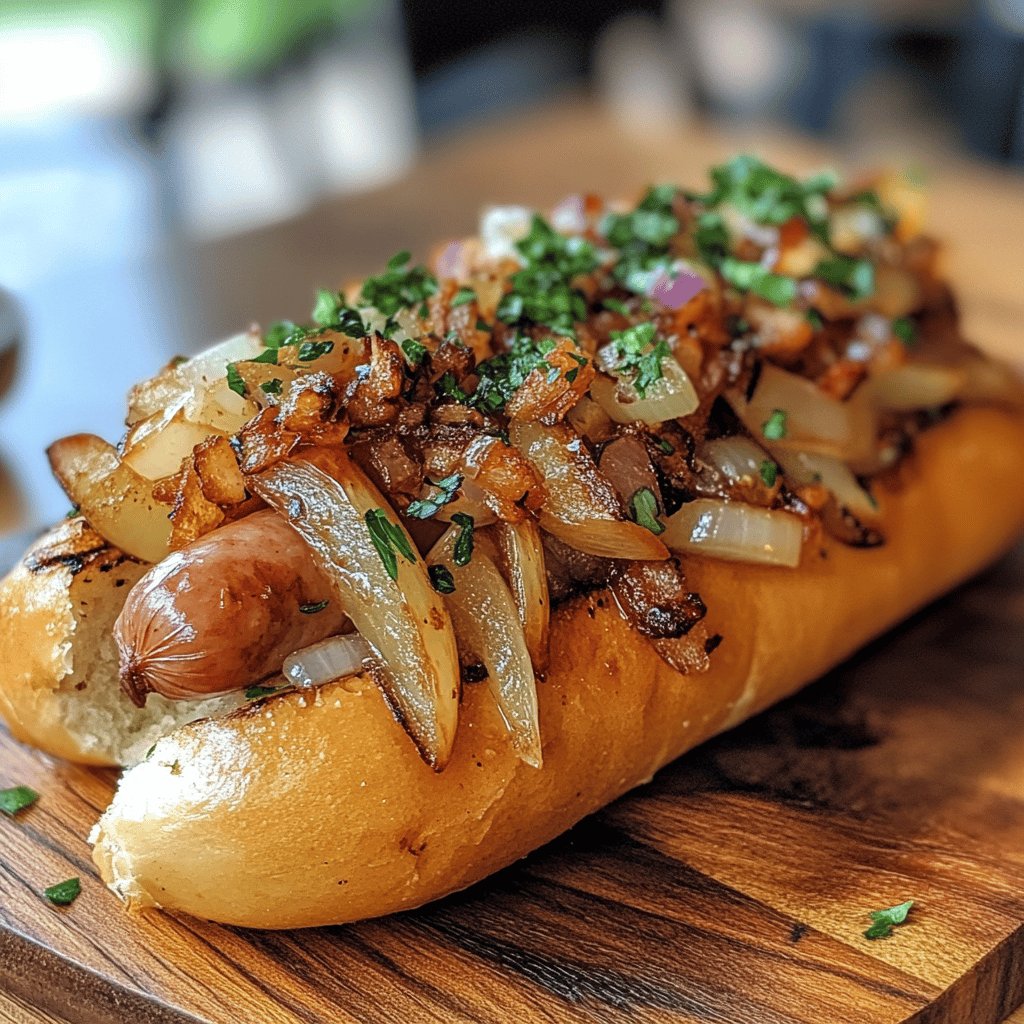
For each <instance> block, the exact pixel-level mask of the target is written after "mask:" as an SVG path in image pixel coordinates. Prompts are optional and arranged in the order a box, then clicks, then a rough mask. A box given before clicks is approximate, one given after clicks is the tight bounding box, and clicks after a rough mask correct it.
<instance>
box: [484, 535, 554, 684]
mask: <svg viewBox="0 0 1024 1024" xmlns="http://www.w3.org/2000/svg"><path fill="white" fill-rule="evenodd" d="M495 531H496V534H497V537H498V548H499V550H500V552H501V557H502V560H503V562H504V564H505V576H506V578H507V580H508V584H509V588H510V589H511V591H512V598H513V600H514V601H515V603H516V610H517V611H518V612H519V621H520V623H521V624H522V627H523V635H524V637H525V638H526V648H527V650H528V651H529V652H530V660H531V661H532V662H533V667H534V669H536V671H538V672H544V671H545V670H546V669H547V667H548V635H549V627H550V620H551V599H550V596H549V595H548V577H547V571H546V569H545V565H544V545H543V543H542V542H541V533H540V528H539V527H538V526H537V524H536V523H535V522H534V521H533V520H532V519H524V520H523V521H522V522H521V523H500V524H499V525H498V526H496V527H495Z"/></svg>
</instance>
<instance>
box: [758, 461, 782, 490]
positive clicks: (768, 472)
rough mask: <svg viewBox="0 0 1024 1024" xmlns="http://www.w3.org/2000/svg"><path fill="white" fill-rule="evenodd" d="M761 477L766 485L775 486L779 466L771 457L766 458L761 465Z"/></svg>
mask: <svg viewBox="0 0 1024 1024" xmlns="http://www.w3.org/2000/svg"><path fill="white" fill-rule="evenodd" d="M759 468H760V472H761V479H762V480H763V481H764V483H765V486H766V487H774V486H775V481H776V480H778V478H779V467H778V466H777V465H776V464H775V463H774V462H772V460H771V459H765V460H764V461H763V462H762V463H761V465H760V467H759Z"/></svg>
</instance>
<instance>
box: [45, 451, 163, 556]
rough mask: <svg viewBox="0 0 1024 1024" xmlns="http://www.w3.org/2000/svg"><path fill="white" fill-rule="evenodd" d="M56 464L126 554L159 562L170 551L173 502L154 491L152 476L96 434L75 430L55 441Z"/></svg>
mask: <svg viewBox="0 0 1024 1024" xmlns="http://www.w3.org/2000/svg"><path fill="white" fill-rule="evenodd" d="M46 454H47V456H48V457H49V459H50V467H51V469H52V470H53V472H54V475H55V476H56V477H57V479H58V480H59V481H60V485H61V487H63V488H64V492H65V494H67V496H68V497H69V498H70V499H71V500H72V501H73V502H74V503H75V504H76V505H77V506H78V507H79V509H81V512H82V515H84V516H85V518H86V520H87V521H88V523H89V525H90V526H91V527H92V528H93V529H94V530H95V531H96V532H97V533H98V534H100V535H101V536H102V537H103V538H104V539H105V540H107V541H108V542H109V543H111V544H113V545H114V546H115V547H118V548H120V549H121V550H122V551H123V552H125V554H128V555H131V556H132V557H134V558H140V559H142V561H144V562H158V561H160V559H161V558H163V557H164V556H165V555H166V554H167V540H168V537H169V536H170V533H171V522H170V520H169V519H168V518H167V516H168V513H169V512H170V508H169V507H168V506H167V505H163V504H161V503H160V502H158V501H157V500H156V499H155V498H154V497H153V487H152V483H151V482H150V481H149V480H146V479H145V478H144V477H142V476H140V475H139V474H138V473H137V472H135V470H134V469H132V468H131V466H127V465H125V464H124V463H123V462H122V461H121V460H120V459H119V458H118V456H117V450H116V449H115V448H114V446H113V445H110V444H107V442H106V441H104V440H103V439H102V438H99V437H96V436H95V435H93V434H75V435H74V436H73V437H65V438H64V439H63V440H61V441H57V442H55V443H54V444H52V445H50V447H49V448H48V449H47V452H46Z"/></svg>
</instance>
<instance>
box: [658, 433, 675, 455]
mask: <svg viewBox="0 0 1024 1024" xmlns="http://www.w3.org/2000/svg"><path fill="white" fill-rule="evenodd" d="M654 443H655V444H656V445H657V446H658V448H659V449H660V450H661V451H663V452H664V453H665V454H666V455H671V454H672V453H673V452H674V451H675V447H674V446H673V445H672V444H670V443H669V442H668V441H666V440H665V438H663V437H656V438H654Z"/></svg>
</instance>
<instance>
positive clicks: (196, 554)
mask: <svg viewBox="0 0 1024 1024" xmlns="http://www.w3.org/2000/svg"><path fill="white" fill-rule="evenodd" d="M896 194H899V190H898V189H896V190H891V189H887V187H886V183H885V181H884V180H880V181H876V182H873V183H866V184H864V185H863V186H860V187H857V188H851V189H846V190H843V189H841V188H839V187H838V186H837V185H836V184H835V183H834V182H832V181H831V180H829V179H828V178H826V177H823V176H817V177H815V178H812V179H809V180H807V181H798V180H797V179H795V178H791V177H790V176H788V175H785V174H783V173H782V172H779V171H777V170H775V169H773V168H770V167H767V166H765V165H764V164H761V163H760V162H758V161H756V160H754V159H753V158H749V157H743V158H737V159H736V160H733V161H730V162H729V163H728V164H725V165H723V166H722V167H719V168H716V169H715V171H714V172H713V176H712V186H711V188H710V191H708V192H707V193H703V194H701V193H692V192H684V191H683V190H681V189H677V188H675V187H668V186H661V187H656V188H654V189H651V190H650V191H649V192H647V193H646V194H645V195H644V196H643V197H642V198H641V199H640V201H639V202H638V203H637V204H636V205H635V206H634V207H633V208H632V209H626V208H622V207H614V208H613V207H606V206H604V204H602V203H600V202H599V201H598V200H596V199H594V198H593V197H587V198H582V197H581V198H580V200H579V201H578V202H574V203H570V204H563V206H562V207H560V208H559V216H558V221H557V225H558V227H557V230H556V228H555V227H554V226H552V223H549V222H548V221H547V220H545V219H544V218H543V217H540V216H534V217H532V218H531V217H530V216H528V215H527V216H524V215H523V213H522V211H518V212H517V211H504V212H501V211H499V212H497V213H494V212H492V213H491V214H490V215H489V216H488V217H486V218H485V224H484V230H483V235H484V237H483V239H482V240H476V241H470V242H467V243H461V244H459V245H456V246H454V247H452V246H449V247H447V248H446V249H445V250H443V252H442V253H441V254H440V256H439V258H438V262H437V264H436V266H435V271H436V273H434V272H431V270H428V269H427V268H426V267H420V266H412V265H410V262H409V257H408V256H407V255H406V254H402V255H399V256H398V257H396V258H395V259H393V260H392V261H391V262H390V263H389V264H388V266H387V267H386V269H385V270H384V271H383V272H382V273H381V274H378V275H375V276H373V277H371V278H369V279H367V280H366V281H364V282H363V283H362V284H360V285H357V286H353V287H352V288H350V289H347V290H344V291H337V292H331V291H322V292H321V293H320V294H319V296H318V299H317V303H316V307H315V309H314V317H313V322H312V323H310V324H308V325H296V324H293V323H282V324H278V325H274V326H272V327H271V328H269V329H267V330H266V331H265V332H258V331H256V330H253V331H251V332H249V333H248V334H246V335H244V336H240V337H239V338H236V339H231V340H229V341H228V342H225V343H223V344H222V345H221V346H218V347H216V348H215V349H213V350H211V351H210V352H207V353H205V354H203V355H202V356H200V357H198V358H197V359H195V360H190V361H187V362H185V363H183V364H181V365H175V366H173V367H169V368H168V369H167V370H165V371H164V372H163V373H162V374H160V375H159V376H158V377H157V378H154V380H152V381H149V382H146V383H145V384H143V385H140V386H139V387H137V388H136V389H134V391H133V393H132V396H131V400H130V406H129V416H128V425H129V433H128V435H127V437H126V438H125V440H124V441H123V442H122V444H121V446H120V447H119V448H117V449H115V448H113V446H111V445H107V444H106V443H105V442H102V441H101V440H99V439H96V438H89V437H87V436H79V437H77V438H74V439H70V442H73V443H70V442H68V441H66V442H64V443H62V442H58V443H57V444H56V445H54V446H53V448H51V450H50V455H51V460H52V461H53V464H54V466H55V467H56V469H57V471H58V475H59V478H60V480H61V482H62V484H63V486H64V487H65V489H66V490H67V492H68V494H69V496H70V497H71V498H72V499H73V500H74V501H75V502H76V504H78V505H79V506H80V508H81V512H82V515H83V516H84V517H85V519H87V520H88V521H89V523H91V525H92V527H93V528H94V529H95V531H97V532H98V534H99V535H101V536H99V537H98V539H97V534H96V533H93V532H92V531H89V530H88V529H87V527H86V526H85V525H84V524H80V525H81V529H82V532H81V533H80V534H75V535H74V536H73V537H71V538H68V537H67V536H65V534H67V532H68V530H69V529H70V528H69V527H68V526H65V527H63V528H62V531H61V532H60V537H59V541H58V538H51V539H50V540H49V541H47V542H45V543H44V544H43V545H41V546H40V547H39V548H37V549H34V550H33V552H31V553H30V555H29V556H28V558H27V559H26V561H25V562H24V563H23V564H22V565H21V566H19V567H18V568H17V569H16V570H15V571H14V573H12V575H11V576H10V577H8V579H7V580H5V581H4V583H3V584H2V585H0V658H3V659H6V660H7V661H8V662H9V663H11V669H10V671H8V672H6V673H3V674H0V711H2V713H3V714H4V716H5V717H6V718H7V719H8V721H9V722H11V723H12V724H13V726H14V728H15V729H16V730H17V732H18V734H19V735H20V736H22V737H23V738H25V739H28V740H30V741H33V742H36V743H38V744H40V745H41V746H44V747H46V748H48V749H51V750H54V751H57V752H59V753H61V754H65V755H66V754H68V753H69V752H70V753H71V754H73V755H74V754H76V753H77V754H78V755H79V756H87V754H88V755H89V756H90V757H91V759H92V760H95V761H99V760H104V759H106V760H118V759H122V758H123V756H124V755H123V754H122V752H123V751H126V750H130V749H136V748H139V747H141V748H142V749H147V748H149V749H150V753H149V755H148V756H147V757H146V758H144V759H143V761H142V762H141V763H139V764H137V765H136V766H135V767H133V768H132V769H131V771H129V772H128V774H127V775H126V776H125V778H124V780H123V782H122V785H121V787H120V789H119V792H118V795H117V796H116V798H115V801H114V803H113V804H112V806H111V808H110V810H109V811H108V812H107V813H106V814H105V815H104V817H103V819H102V821H101V823H100V825H99V828H98V830H97V833H96V837H95V838H96V846H95V852H94V857H95V860H96V863H97V864H98V866H99V868H100V870H101V873H102V874H103V877H104V878H105V879H106V880H107V881H108V883H109V884H110V886H111V887H112V888H113V889H114V891H115V892H116V893H118V895H120V896H121V897H122V898H123V899H125V900H126V901H127V902H128V903H129V904H132V905H151V904H153V903H160V904H162V905H164V906H168V907H172V908H175V909H178V910H182V911H186V912H190V913H196V914H201V915H205V916H209V917H213V918H215V919H217V920H223V921H228V922H232V923H236V924H240V925H248V926H256V927H290V926H301V925H314V924H325V923H331V922H343V921H348V920H353V919H356V918H359V917H364V916H369V915H374V914H382V913H389V912H392V911H394V910H399V909H405V908H408V907H411V906H415V905H417V904H419V903H421V902H423V901H425V900H428V899H433V898H435V897H437V896H440V895H442V894H444V893H446V892H450V891H452V890H453V889H457V888H459V887H461V886H463V885H467V884H470V883H471V882H473V881H475V880H476V879H478V878H480V877H482V876H483V875H485V874H487V873H488V872H490V871H493V870H495V869H496V868H498V867H501V866H502V865H504V864H507V863H509V861H510V860H512V859H514V858H516V857H519V856H522V855H523V854H525V853H527V852H528V851H529V850H530V849H532V848H533V847H535V846H536V845H537V844H538V843H541V842H544V841H546V840H547V839H548V838H550V837H551V836H553V835H556V834H557V833H558V832H559V831H561V830H563V829H564V828H566V827H568V826H570V825H571V824H572V823H573V822H575V821H577V820H579V818H580V817H581V816H582V815H584V814H586V813H589V812H590V811H591V810H593V809H595V808H596V807H599V806H601V805H602V804H603V803H604V802H606V801H608V800H610V799H613V798H614V797H616V796H618V795H619V794H621V793H622V792H624V791H625V790H626V789H628V788H629V787H631V786H633V785H636V784H637V783H639V782H641V781H643V780H644V779H646V778H649V777H650V774H651V773H652V772H654V771H656V770H657V769H658V768H659V767H660V766H661V765H663V764H665V763H666V762H667V761H668V760H670V759H672V758H673V757H676V756H678V755H679V754H680V753H682V752H683V751H685V750H686V749H688V748H689V747H691V746H693V745H694V744H696V743H699V742H701V741H702V740H704V739H706V738H707V737H708V736H710V735H712V734H714V733H715V732H717V731H719V730H721V729H724V728H728V727H730V726H732V725H734V724H736V723H738V722H739V721H742V720H743V719H744V718H745V717H747V716H748V715H750V714H753V713H755V712H756V711H757V710H759V709H761V708H763V707H765V706H766V705H767V704H769V703H771V702H772V701H774V700H777V699H779V698H780V697H782V696H784V695H786V694H788V693H791V692H792V691H793V690H794V689H796V688H797V687H799V686H800V685H802V684H803V683H805V682H807V681H808V680H810V679H811V678H813V677H814V676H816V675H817V674H820V673H821V672H823V671H825V670H826V669H827V668H828V667H829V666H831V665H833V664H835V663H836V662H837V661H838V660H840V659H842V658H844V657H845V656H846V655H848V654H849V653H851V651H852V650H853V649H855V647H856V646H858V645H860V644H862V643H864V642H865V641H867V640H868V639H870V638H871V637H872V636H875V635H877V634H878V633H879V632H880V631H882V630H884V629H886V628H888V627H889V626H891V625H892V624H893V623H894V622H896V621H897V620H898V619H899V618H900V617H901V616H903V615H906V614H908V613H909V612H910V611H912V610H913V609H915V608H917V607H919V606H920V605H921V604H922V603H923V602H925V601H927V600H929V599H930V598H932V597H934V596H936V595H937V594H938V593H940V592H942V591H943V590H945V589H947V588H948V587H950V586H953V585H955V584H956V583H957V582H958V581H959V580H961V579H963V578H964V577H965V576H966V575H968V574H969V573H971V572H973V571H975V570H976V569H978V568H979V567H980V566H982V565H983V564H985V563H986V562H987V561H989V560H991V559H992V558H994V557H996V556H997V555H999V554H1000V553H1001V552H1002V551H1005V550H1006V548H1007V546H1008V545H1010V544H1011V543H1012V542H1013V541H1014V539H1015V538H1016V537H1018V536H1019V535H1020V533H1021V530H1022V528H1024V477H1022V476H1021V474H1020V472H1019V466H1020V463H1021V460H1022V459H1024V411H1022V410H1024V389H1022V386H1021V383H1020V381H1019V380H1018V378H1017V377H1016V375H1015V374H1014V373H1013V372H1012V371H1011V370H1009V369H1008V368H1007V367H1003V366H1001V365H999V364H997V363H994V362H991V361H989V360H986V359H985V358H984V357H983V356H982V355H981V354H980V353H979V352H978V351H977V350H975V349H974V348H973V347H971V346H970V345H969V344H968V343H967V342H966V341H964V339H963V338H962V337H961V336H960V333H959V327H958V323H957V319H956V313H955V305H954V303H953V302H952V299H951V296H950V292H949V289H948V287H947V286H946V284H945V283H944V282H943V281H942V280H941V278H940V277H939V275H938V270H937V266H938V264H937V260H936V247H935V245H934V244H933V243H931V242H930V241H929V240H928V239H925V238H922V237H919V236H918V235H917V234H916V231H915V230H914V228H913V225H912V224H911V223H910V222H908V221H904V220H901V218H900V216H899V211H898V210H895V209H893V208H891V206H890V202H891V200H892V196H894V195H896ZM222 367H223V372H221V368H222ZM964 493H972V494H974V493H984V494H986V495H988V496H992V497H991V498H990V499H989V500H986V501H984V502H980V503H974V504H973V505H972V509H971V515H970V516H965V515H963V514H962V498H961V497H960V495H962V494H964ZM86 536H88V537H90V538H91V539H92V542H93V547H92V548H89V549H88V550H85V549H84V548H83V549H82V550H78V548H76V547H75V546H74V544H72V543H71V542H72V541H73V540H74V539H75V537H78V538H79V539H81V541H82V544H83V545H84V544H85V539H84V538H85V537H86ZM104 542H105V543H104ZM69 544H70V545H71V546H70V547H69V546H68V545H69ZM96 545H99V547H97V546H96ZM118 546H120V548H121V549H122V550H121V551H117V550H116V548H117V547H118ZM46 550H55V551H56V550H59V551H60V552H61V555H60V557H59V558H56V559H52V558H50V559H42V558H41V555H40V552H42V551H46ZM100 550H102V552H103V553H102V555H100V554H99V553H98V552H99V551H100ZM97 559H100V560H101V561H102V564H103V565H120V564H122V563H124V564H131V565H132V566H133V570H132V572H127V571H126V572H125V573H124V578H123V580H122V586H123V588H124V590H123V592H120V593H118V592H116V591H115V590H114V589H109V588H108V587H107V586H106V585H105V584H104V582H103V578H102V576H103V574H102V570H100V571H98V572H96V573H93V572H91V571H90V570H89V569H88V568H87V567H88V566H92V565H94V564H97V561H96V560H97ZM140 563H146V564H145V565H143V564H140ZM135 580H138V582H134V581H135ZM133 583H134V585H132V584H133ZM86 584H88V587H89V588H91V590H90V591H89V592H90V594H91V595H93V597H92V599H91V601H90V602H88V604H89V607H88V608H87V611H88V614H85V612H83V611H82V608H83V607H85V602H83V601H82V600H81V599H80V598H79V595H80V594H81V593H82V592H83V591H85V589H86ZM97 594H98V595H100V597H99V598H96V596H95V595H97ZM125 594H127V599H125ZM55 602H56V603H57V604H58V605H59V609H60V615H59V616H56V617H55V616H54V615H53V614H51V613H50V612H49V611H48V608H47V606H48V604H50V605H52V604H54V603H55ZM115 618H116V620H117V621H116V624H115V622H114V620H115ZM22 650H26V651H33V652H37V653H35V654H33V655H32V657H31V660H27V659H25V658H24V657H23V656H21V655H19V653H18V652H20V651H22ZM69 652H70V654H71V657H72V658H73V659H78V666H77V667H76V668H74V669H72V667H71V666H70V665H69V662H68V653H69ZM19 658H21V659H22V661H21V662H19V660H18V659H19ZM116 662H119V663H120V668H119V669H117V668H115V667H114V666H115V663H116ZM285 666H287V671H283V670H284V668H285ZM83 676H87V677H88V681H87V682H86V683H85V685H84V686H83V687H82V689H81V690H79V689H78V687H79V683H80V680H81V679H82V678H83ZM118 678H119V679H120V683H121V686H122V687H123V690H124V693H123V694H122V693H120V692H119V691H118V689H117V680H118ZM256 684H263V685H259V686H257V685H256ZM243 693H245V694H246V697H251V698H252V699H253V700H256V701H257V703H255V704H251V705H248V706H245V707H243V708H242V709H241V710H235V711H232V712H231V713H230V714H227V715H225V714H224V711H225V708H224V707H223V706H219V705H216V704H215V703H214V704H213V705H211V702H210V700H208V699H206V700H204V701H202V702H197V698H199V697H203V698H209V697H210V696H211V695H218V694H226V695H227V696H226V697H223V698H217V697H215V698H214V701H216V700H226V701H228V702H234V704H237V703H238V702H239V701H241V700H242V697H241V694H243ZM72 694H73V696H72ZM101 694H102V695H103V697H102V699H103V700H104V701H108V702H110V701H113V702H115V706H114V707H113V708H110V707H109V706H107V705H103V709H104V710H103V714H104V715H105V716H106V718H105V720H109V722H110V725H109V729H110V731H111V732H112V733H117V734H118V736H119V737H120V738H119V739H118V740H117V742H111V743H110V744H108V745H107V746H106V747H105V748H104V750H103V751H102V752H101V753H97V752H96V749H95V745H94V746H93V747H91V748H88V750H87V746H86V742H87V741H86V735H94V734H95V732H96V731H97V730H96V727H95V724H94V723H95V721H96V716H97V711H96V704H97V702H98V701H99V698H100V696H101ZM147 694H150V695H154V696H153V699H152V700H151V701H150V702H149V703H150V705H152V704H157V705H158V710H157V711H156V712H154V711H153V709H152V708H151V707H146V708H144V709H142V710H139V711H136V710H135V709H134V708H132V707H130V706H128V702H129V701H134V702H135V704H137V705H142V704H143V703H145V702H146V696H147ZM168 699H169V700H168ZM75 701H79V702H80V703H79V706H80V707H82V708H87V709H88V714H84V713H83V716H82V717H83V723H79V722H78V721H77V719H76V715H75V714H74V713H73V710H70V709H73V707H74V706H75V705H74V702H75ZM169 705H170V706H173V708H174V709H176V710H175V711H174V712H173V713H172V714H168V713H167V710H166V709H167V707H168V706H169ZM189 718H195V719H202V720H201V721H195V722H192V723H190V724H186V725H185V726H184V727H180V728H179V725H180V723H181V721H182V720H183V719H185V720H187V719H189ZM85 723H87V725H88V727H86V724H85ZM101 731H102V730H101ZM155 733H160V734H163V735H162V737H161V738H159V739H157V742H156V743H155V744H152V745H151V744H150V743H148V742H147V743H143V742H142V739H143V738H144V737H145V738H146V739H147V740H148V739H149V738H151V737H152V736H153V735H154V734H155ZM124 734H130V736H131V737H132V738H133V739H134V743H128V742H127V741H126V740H125V736H124ZM239 853H241V854H242V856H241V857H240V856H239ZM283 862H287V863H289V864H292V865H296V866H298V867H299V868H301V871H300V872H297V873H294V872H285V873H282V872H275V873H273V874H272V876H271V875H269V874H268V873H267V871H266V865H271V864H281V863H283ZM293 875H294V876H295V877H293ZM339 883H344V884H339ZM253 892H258V893H259V898H258V900H254V899H253V898H252V897H251V895H250V894H251V893H253Z"/></svg>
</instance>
